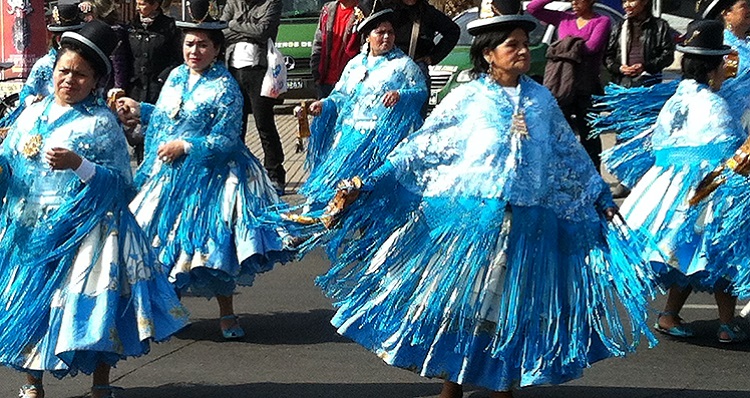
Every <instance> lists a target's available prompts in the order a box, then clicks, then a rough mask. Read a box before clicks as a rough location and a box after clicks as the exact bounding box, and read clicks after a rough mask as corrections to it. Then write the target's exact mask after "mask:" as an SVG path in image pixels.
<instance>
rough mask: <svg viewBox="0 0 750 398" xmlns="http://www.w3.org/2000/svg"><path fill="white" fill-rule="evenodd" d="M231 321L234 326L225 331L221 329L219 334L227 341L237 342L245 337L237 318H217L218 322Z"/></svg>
mask: <svg viewBox="0 0 750 398" xmlns="http://www.w3.org/2000/svg"><path fill="white" fill-rule="evenodd" d="M228 319H231V320H233V321H234V325H232V327H230V328H227V329H221V334H222V336H224V338H225V339H227V340H237V339H241V338H243V337H245V331H244V330H243V329H242V326H240V321H239V317H237V315H234V314H232V315H226V316H223V317H221V318H219V321H223V320H228Z"/></svg>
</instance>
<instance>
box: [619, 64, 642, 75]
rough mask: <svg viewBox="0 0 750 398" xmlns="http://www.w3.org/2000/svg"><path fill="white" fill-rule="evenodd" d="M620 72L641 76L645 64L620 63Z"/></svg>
mask: <svg viewBox="0 0 750 398" xmlns="http://www.w3.org/2000/svg"><path fill="white" fill-rule="evenodd" d="M620 72H622V74H623V75H625V76H632V77H637V76H640V75H641V73H643V64H634V65H620Z"/></svg>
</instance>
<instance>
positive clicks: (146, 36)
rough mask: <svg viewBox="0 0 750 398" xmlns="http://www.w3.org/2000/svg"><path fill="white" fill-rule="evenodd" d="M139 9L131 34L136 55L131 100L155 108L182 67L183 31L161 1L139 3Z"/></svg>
mask: <svg viewBox="0 0 750 398" xmlns="http://www.w3.org/2000/svg"><path fill="white" fill-rule="evenodd" d="M135 7H136V10H137V11H138V14H137V15H136V17H135V19H134V20H133V22H132V27H131V29H130V30H129V32H128V42H129V43H130V49H131V51H132V52H133V76H132V77H131V78H130V86H129V87H128V88H129V90H128V96H129V97H130V98H133V99H134V100H136V101H139V102H148V103H149V104H154V103H156V99H157V98H159V91H161V87H162V85H163V84H164V81H165V80H166V79H167V76H169V72H170V71H171V70H172V69H173V68H175V67H176V66H178V65H180V64H181V63H182V56H181V54H180V48H181V43H180V31H179V30H177V26H175V22H174V19H173V18H171V17H168V16H166V15H164V13H163V12H162V9H161V0H137V1H136V2H135Z"/></svg>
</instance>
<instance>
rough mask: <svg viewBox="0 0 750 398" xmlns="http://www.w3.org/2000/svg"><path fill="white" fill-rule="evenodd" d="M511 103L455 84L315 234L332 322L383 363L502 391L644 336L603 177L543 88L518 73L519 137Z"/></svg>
mask: <svg viewBox="0 0 750 398" xmlns="http://www.w3.org/2000/svg"><path fill="white" fill-rule="evenodd" d="M514 108H515V107H514V105H513V103H512V101H511V100H510V98H509V97H508V96H507V94H506V93H505V92H504V90H503V89H502V88H501V87H500V86H499V85H497V84H496V83H495V82H494V81H493V80H492V79H490V78H488V77H487V76H481V77H479V78H478V79H477V80H474V81H472V82H470V83H467V84H465V85H463V86H461V87H459V88H457V89H456V90H454V91H453V92H452V93H451V94H450V95H449V96H448V97H447V98H446V99H445V100H444V101H443V102H442V103H441V104H440V105H439V106H438V107H436V108H435V110H434V111H433V113H432V115H431V116H430V117H429V118H428V119H427V121H426V122H425V124H424V126H423V127H422V129H420V130H419V131H417V132H416V133H415V134H413V135H412V136H410V137H409V138H407V139H406V140H405V141H403V142H402V143H401V144H400V145H399V146H398V147H397V148H396V149H395V150H394V151H393V152H392V153H391V155H390V156H389V157H388V161H387V162H386V163H385V165H384V166H382V167H381V168H379V169H378V170H377V171H376V172H375V173H374V174H373V175H372V176H371V177H370V178H369V179H368V184H367V189H366V192H363V193H362V195H361V197H360V198H359V199H358V200H357V201H356V202H355V204H354V205H352V206H351V208H349V209H348V210H347V212H346V213H345V215H344V217H343V218H342V219H341V220H340V222H339V224H338V226H337V228H336V229H334V230H332V231H329V232H328V233H327V234H324V235H325V238H327V239H329V246H328V254H329V256H331V258H333V259H334V261H333V264H332V267H331V270H330V271H329V272H328V273H327V274H326V275H324V276H322V277H320V278H319V279H318V280H317V283H318V284H319V285H320V286H321V287H322V288H323V290H324V292H325V293H326V294H328V295H329V296H331V297H333V298H334V299H335V300H336V305H337V306H338V307H339V310H338V312H337V314H336V316H335V318H334V320H333V323H334V325H335V326H337V327H339V332H340V333H342V334H344V335H345V336H348V337H350V338H352V339H354V340H355V341H357V342H358V343H360V344H362V345H363V346H365V347H366V348H368V349H370V350H372V351H373V352H375V353H377V354H378V355H379V356H381V357H382V358H383V359H384V360H385V361H386V362H388V363H390V364H393V365H395V366H400V367H404V368H409V369H413V370H416V371H418V372H419V373H420V374H423V375H426V376H432V377H441V378H446V379H448V380H451V381H456V382H459V383H473V384H479V385H482V386H485V387H487V388H490V389H493V390H507V389H509V388H510V387H512V386H515V385H518V384H520V385H531V384H542V383H560V382H563V381H566V380H570V379H572V378H576V377H579V376H580V372H581V369H583V368H585V367H587V366H589V365H590V364H591V363H593V362H596V361H598V360H600V359H602V358H606V357H609V356H616V355H623V354H624V353H626V352H629V351H631V350H633V349H634V348H635V346H636V345H637V344H638V342H639V340H640V338H641V336H646V337H647V338H648V339H649V340H650V342H651V343H652V344H653V343H655V339H654V337H653V335H652V334H651V333H650V332H649V330H648V325H647V323H646V319H647V313H646V307H647V297H649V296H651V295H652V294H653V293H654V288H653V284H652V277H653V276H652V275H651V274H650V271H649V269H648V267H645V266H644V264H642V262H641V260H640V251H641V250H644V249H645V248H644V247H642V246H641V245H640V244H639V243H638V242H637V241H636V240H634V238H636V236H634V232H633V231H630V230H628V229H627V228H626V227H624V226H620V227H615V226H612V225H609V224H607V225H605V224H604V222H603V219H602V217H601V216H600V213H598V211H600V210H602V209H603V208H605V207H609V206H612V205H613V204H612V201H611V196H610V195H609V191H608V187H607V185H606V184H605V183H604V182H603V180H602V179H601V177H600V176H599V175H598V173H597V172H596V170H595V169H594V167H593V164H592V162H591V160H590V159H589V158H588V156H587V155H586V153H585V151H584V150H583V148H582V147H581V146H580V144H579V143H578V141H577V139H576V137H575V135H574V134H573V132H572V131H571V130H570V127H569V126H568V124H567V122H566V121H565V118H564V117H563V115H562V112H561V111H560V110H559V108H558V107H557V106H556V102H555V101H554V98H553V97H552V96H551V95H550V93H549V92H548V91H547V90H546V89H545V88H544V87H542V86H540V85H539V84H537V83H535V82H534V81H533V80H531V79H529V78H527V77H522V79H521V83H520V109H522V110H523V111H524V116H525V123H526V125H527V127H528V135H524V134H519V133H515V132H512V129H511V120H512V113H513V112H514ZM355 237H356V239H354V238H355ZM620 305H622V306H623V307H624V308H625V309H626V312H625V315H622V316H623V317H625V318H627V320H625V321H623V320H621V315H620V314H619V313H618V308H619V306H620Z"/></svg>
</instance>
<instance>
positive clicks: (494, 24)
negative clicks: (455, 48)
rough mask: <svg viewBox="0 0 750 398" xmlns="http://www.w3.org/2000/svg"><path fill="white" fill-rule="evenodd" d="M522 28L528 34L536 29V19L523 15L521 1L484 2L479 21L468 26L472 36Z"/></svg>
mask: <svg viewBox="0 0 750 398" xmlns="http://www.w3.org/2000/svg"><path fill="white" fill-rule="evenodd" d="M515 28H521V29H523V30H525V31H526V32H527V33H528V32H531V31H532V30H534V28H536V20H534V18H532V17H530V16H528V15H523V11H522V10H521V1H520V0H482V3H481V5H480V6H479V19H475V20H473V21H471V22H469V23H468V24H467V25H466V29H467V30H468V31H469V34H471V35H474V36H476V35H479V34H482V33H487V32H493V31H497V30H505V29H515Z"/></svg>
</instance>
